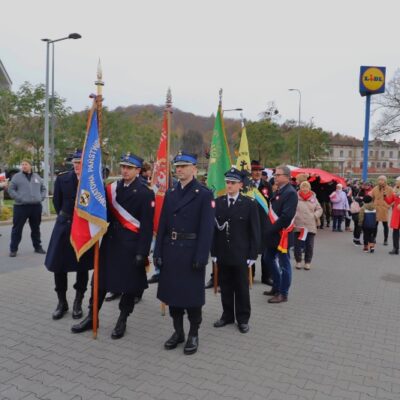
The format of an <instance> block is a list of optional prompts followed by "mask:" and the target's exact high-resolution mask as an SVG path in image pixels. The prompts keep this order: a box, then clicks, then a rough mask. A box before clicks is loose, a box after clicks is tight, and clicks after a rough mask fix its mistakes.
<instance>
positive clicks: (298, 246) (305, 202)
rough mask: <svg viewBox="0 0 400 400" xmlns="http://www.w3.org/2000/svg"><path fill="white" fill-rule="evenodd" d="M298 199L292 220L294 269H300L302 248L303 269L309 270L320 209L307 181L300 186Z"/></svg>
mask: <svg viewBox="0 0 400 400" xmlns="http://www.w3.org/2000/svg"><path fill="white" fill-rule="evenodd" d="M298 197H299V201H298V203H297V210H296V217H295V220H294V235H295V242H294V258H295V259H296V268H297V269H301V267H302V265H301V252H302V248H303V246H304V269H305V270H309V269H310V268H311V260H312V257H313V253H314V239H315V234H316V233H317V226H319V225H320V218H321V215H322V207H321V205H320V204H319V202H318V200H317V196H316V195H315V193H314V192H312V191H311V185H310V183H309V182H307V181H304V182H302V183H301V184H300V190H299V192H298Z"/></svg>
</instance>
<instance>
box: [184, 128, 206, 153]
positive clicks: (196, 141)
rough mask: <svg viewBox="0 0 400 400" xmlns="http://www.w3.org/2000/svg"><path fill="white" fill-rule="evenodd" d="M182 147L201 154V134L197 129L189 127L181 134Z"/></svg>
mask: <svg viewBox="0 0 400 400" xmlns="http://www.w3.org/2000/svg"><path fill="white" fill-rule="evenodd" d="M182 149H184V150H185V151H188V152H189V153H194V154H198V155H199V156H202V154H200V153H202V151H203V136H202V134H201V133H200V132H199V131H195V130H192V129H189V130H188V131H186V132H185V133H184V134H183V135H182Z"/></svg>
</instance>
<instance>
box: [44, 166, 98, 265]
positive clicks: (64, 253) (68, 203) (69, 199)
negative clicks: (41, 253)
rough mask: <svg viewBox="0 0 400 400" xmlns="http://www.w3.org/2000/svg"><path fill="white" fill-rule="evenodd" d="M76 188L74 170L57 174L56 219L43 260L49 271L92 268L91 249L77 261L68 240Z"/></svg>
mask: <svg viewBox="0 0 400 400" xmlns="http://www.w3.org/2000/svg"><path fill="white" fill-rule="evenodd" d="M77 189H78V178H77V176H76V174H75V172H74V171H68V172H64V173H62V174H60V175H58V177H57V179H56V181H55V184H54V195H53V204H54V208H55V210H56V212H57V219H56V223H55V225H54V228H53V232H52V234H51V238H50V243H49V247H48V250H47V254H46V259H45V261H44V264H45V265H46V268H47V269H48V270H49V271H51V272H72V271H78V270H79V271H82V270H89V269H92V268H93V250H92V249H91V250H88V251H87V252H86V253H85V254H84V255H83V256H82V257H81V259H80V261H79V262H78V260H77V259H76V255H75V251H74V249H73V247H72V245H71V242H70V236H71V223H72V215H73V212H74V207H75V198H76V191H77Z"/></svg>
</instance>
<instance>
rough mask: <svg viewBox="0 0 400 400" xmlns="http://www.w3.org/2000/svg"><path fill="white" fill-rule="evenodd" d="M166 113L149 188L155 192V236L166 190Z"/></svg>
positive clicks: (167, 175)
mask: <svg viewBox="0 0 400 400" xmlns="http://www.w3.org/2000/svg"><path fill="white" fill-rule="evenodd" d="M168 112H169V111H168V110H166V111H165V112H164V120H163V124H162V130H161V137H160V145H159V146H158V151H157V160H156V162H155V163H154V168H153V177H152V180H151V186H152V187H153V189H154V192H155V209H154V234H156V233H157V230H158V223H159V221H160V214H161V209H162V206H163V203H164V197H165V192H166V191H167V189H168V180H169V168H168V162H169V160H168V139H169V135H168Z"/></svg>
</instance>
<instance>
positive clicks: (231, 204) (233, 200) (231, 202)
mask: <svg viewBox="0 0 400 400" xmlns="http://www.w3.org/2000/svg"><path fill="white" fill-rule="evenodd" d="M234 202H235V199H233V198H232V197H231V198H230V199H229V207H232V206H233V203H234Z"/></svg>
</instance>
